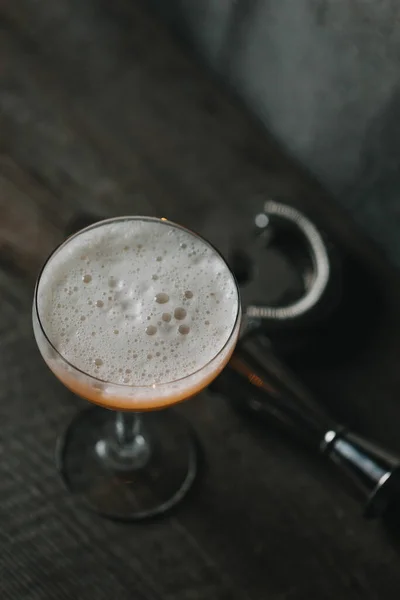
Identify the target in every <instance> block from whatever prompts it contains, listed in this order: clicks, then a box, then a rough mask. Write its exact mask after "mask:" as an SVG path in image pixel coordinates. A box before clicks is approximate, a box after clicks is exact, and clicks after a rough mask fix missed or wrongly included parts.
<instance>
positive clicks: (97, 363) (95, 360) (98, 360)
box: [94, 358, 104, 367]
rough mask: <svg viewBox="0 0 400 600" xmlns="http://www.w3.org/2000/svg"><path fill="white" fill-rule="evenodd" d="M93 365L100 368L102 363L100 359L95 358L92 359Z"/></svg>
mask: <svg viewBox="0 0 400 600" xmlns="http://www.w3.org/2000/svg"><path fill="white" fill-rule="evenodd" d="M94 364H95V365H96V367H101V366H102V365H103V364H104V363H103V361H102V360H101V358H95V359H94Z"/></svg>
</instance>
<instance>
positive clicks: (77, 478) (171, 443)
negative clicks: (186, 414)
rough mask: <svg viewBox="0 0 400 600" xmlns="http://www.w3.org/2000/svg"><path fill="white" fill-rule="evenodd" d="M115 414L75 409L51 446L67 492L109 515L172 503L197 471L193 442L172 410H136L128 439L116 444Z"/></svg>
mask: <svg viewBox="0 0 400 600" xmlns="http://www.w3.org/2000/svg"><path fill="white" fill-rule="evenodd" d="M115 423H116V413H115V412H113V411H109V410H106V409H103V408H100V407H96V406H94V407H90V408H89V409H87V410H85V411H83V412H81V413H79V414H78V415H77V416H76V417H75V419H74V420H73V421H72V422H71V424H70V425H69V427H68V429H67V431H66V432H65V435H64V436H63V437H62V438H61V439H60V440H59V443H58V446H57V453H56V459H57V466H58V469H59V471H60V473H61V476H62V477H63V480H64V482H65V484H66V486H67V488H68V489H69V490H70V492H71V493H72V494H74V495H75V496H76V497H77V498H78V499H79V500H81V501H82V502H83V503H84V504H85V506H86V507H87V508H89V509H91V510H93V511H94V512H96V513H98V514H100V515H102V516H104V517H108V518H111V519H116V520H123V521H140V520H143V519H148V518H151V517H156V516H158V515H161V514H163V513H165V512H166V511H168V510H169V509H171V508H172V507H174V506H175V505H176V504H178V503H179V502H180V501H181V500H182V499H183V498H184V497H185V496H186V494H187V492H188V491H189V489H190V488H191V486H192V484H193V482H194V480H195V477H196V473H197V463H198V461H197V441H196V438H195V436H194V433H193V432H192V430H191V429H190V427H189V425H188V423H187V422H186V421H185V420H184V419H183V418H182V417H180V416H179V415H178V414H176V413H175V412H174V411H173V409H166V410H163V411H160V412H158V411H156V412H148V413H141V414H140V427H141V429H140V435H138V436H136V439H135V442H134V444H133V445H132V444H131V445H130V446H124V447H123V448H122V449H121V447H120V446H119V445H118V439H117V436H116V434H115Z"/></svg>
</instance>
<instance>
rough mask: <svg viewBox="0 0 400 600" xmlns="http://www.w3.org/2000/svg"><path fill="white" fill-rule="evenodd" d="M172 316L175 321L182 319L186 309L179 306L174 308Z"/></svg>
mask: <svg viewBox="0 0 400 600" xmlns="http://www.w3.org/2000/svg"><path fill="white" fill-rule="evenodd" d="M174 317H175V319H176V320H177V321H183V319H184V318H185V317H186V310H185V309H184V308H182V307H181V306H179V307H178V308H176V309H175V310H174Z"/></svg>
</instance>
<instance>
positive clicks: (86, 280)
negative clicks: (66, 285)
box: [82, 273, 92, 283]
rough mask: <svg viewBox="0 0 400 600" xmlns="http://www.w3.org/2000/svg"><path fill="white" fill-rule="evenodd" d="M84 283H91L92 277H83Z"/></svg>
mask: <svg viewBox="0 0 400 600" xmlns="http://www.w3.org/2000/svg"><path fill="white" fill-rule="evenodd" d="M82 281H83V283H90V282H91V281H92V276H91V275H89V274H88V273H87V274H86V275H84V276H83V277H82Z"/></svg>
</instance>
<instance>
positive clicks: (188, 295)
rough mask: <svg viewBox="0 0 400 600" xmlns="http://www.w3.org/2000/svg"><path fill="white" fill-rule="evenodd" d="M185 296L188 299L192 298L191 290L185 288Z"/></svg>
mask: <svg viewBox="0 0 400 600" xmlns="http://www.w3.org/2000/svg"><path fill="white" fill-rule="evenodd" d="M185 298H186V299H187V300H190V299H191V298H193V292H191V291H190V290H186V292H185Z"/></svg>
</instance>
